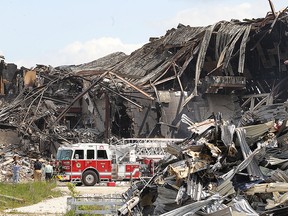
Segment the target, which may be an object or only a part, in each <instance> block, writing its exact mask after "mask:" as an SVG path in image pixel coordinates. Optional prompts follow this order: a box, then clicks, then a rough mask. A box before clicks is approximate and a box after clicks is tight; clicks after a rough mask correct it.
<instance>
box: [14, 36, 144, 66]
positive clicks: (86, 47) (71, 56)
mask: <svg viewBox="0 0 288 216" xmlns="http://www.w3.org/2000/svg"><path fill="white" fill-rule="evenodd" d="M143 45H144V44H129V43H124V42H122V41H121V40H120V39H119V38H113V37H101V38H94V39H91V40H89V41H84V42H81V41H74V42H73V43H70V44H68V45H67V46H65V47H63V48H61V49H59V50H56V51H55V52H49V54H46V55H45V56H40V57H39V58H37V59H29V60H28V59H27V60H25V59H22V60H18V61H17V62H16V63H17V65H18V66H19V65H24V66H26V67H33V66H35V65H36V64H45V65H52V66H54V67H56V66H60V65H73V64H82V63H87V62H90V61H93V60H96V59H98V58H101V57H103V56H106V55H108V54H111V53H113V52H124V53H125V54H127V55H129V54H130V53H131V52H133V51H134V50H136V49H138V48H140V47H141V46H143Z"/></svg>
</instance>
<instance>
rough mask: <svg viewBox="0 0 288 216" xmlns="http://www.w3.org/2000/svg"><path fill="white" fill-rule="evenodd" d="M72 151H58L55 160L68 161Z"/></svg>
mask: <svg viewBox="0 0 288 216" xmlns="http://www.w3.org/2000/svg"><path fill="white" fill-rule="evenodd" d="M72 153H73V151H72V150H71V149H61V150H58V152H57V156H56V160H70V159H71V157H72Z"/></svg>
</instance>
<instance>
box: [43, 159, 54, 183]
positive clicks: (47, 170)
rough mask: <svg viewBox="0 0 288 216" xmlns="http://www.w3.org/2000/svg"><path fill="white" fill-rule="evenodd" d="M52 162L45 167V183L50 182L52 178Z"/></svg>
mask: <svg viewBox="0 0 288 216" xmlns="http://www.w3.org/2000/svg"><path fill="white" fill-rule="evenodd" d="M52 165H53V162H52V161H50V163H48V164H47V165H46V166H45V169H44V170H45V180H46V181H50V180H51V178H52V175H53V166H52Z"/></svg>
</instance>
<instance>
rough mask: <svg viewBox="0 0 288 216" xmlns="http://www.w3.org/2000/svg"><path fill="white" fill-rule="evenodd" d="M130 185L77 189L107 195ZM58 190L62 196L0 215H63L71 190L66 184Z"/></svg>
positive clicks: (120, 191) (81, 193) (119, 192)
mask: <svg viewBox="0 0 288 216" xmlns="http://www.w3.org/2000/svg"><path fill="white" fill-rule="evenodd" d="M128 187H129V185H128V184H125V183H120V184H118V185H117V186H116V187H108V186H103V185H99V186H93V187H84V186H79V187H76V191H78V192H79V193H80V195H84V196H85V195H88V196H93V195H94V194H95V195H107V194H122V193H123V192H125V191H126V190H127V189H128ZM57 190H60V191H62V192H63V196H62V197H57V198H52V199H47V200H44V201H43V202H40V203H37V204H34V205H31V206H25V207H20V208H15V209H8V210H6V211H5V213H1V212H0V215H5V216H12V215H13V216H16V215H19V216H20V215H21V216H24V215H29V216H36V215H39V216H40V215H41V216H44V215H46V216H52V215H59V216H60V215H63V214H64V213H65V212H66V210H67V197H70V192H69V190H68V188H67V187H66V186H64V185H63V186H59V187H57Z"/></svg>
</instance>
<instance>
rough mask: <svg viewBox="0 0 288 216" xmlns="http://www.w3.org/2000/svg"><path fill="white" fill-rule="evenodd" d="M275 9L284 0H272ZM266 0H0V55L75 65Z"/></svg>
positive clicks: (263, 9) (253, 13)
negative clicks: (168, 31)
mask: <svg viewBox="0 0 288 216" xmlns="http://www.w3.org/2000/svg"><path fill="white" fill-rule="evenodd" d="M272 1H273V4H274V7H275V10H276V11H280V10H281V9H284V8H285V7H287V6H288V1H287V0H272ZM269 11H271V9H270V6H269V1H268V0H145V1H144V0H142V1H139V0H122V1H120V0H105V1H104V0H102V1H100V0H81V1H80V0H49V1H48V0H46V1H45V0H42V1H40V0H25V1H24V0H2V1H1V12H0V22H1V31H0V55H4V56H5V61H6V62H7V63H15V64H17V65H18V67H21V66H24V67H27V68H30V67H34V66H36V64H44V65H51V66H53V67H56V66H60V65H74V64H75V65H77V64H82V63H87V62H90V61H93V60H96V59H99V58H101V57H103V56H105V55H108V54H111V53H113V52H118V51H121V52H124V53H126V54H127V55H129V54H130V53H131V52H133V51H134V50H136V49H138V48H140V47H141V46H143V45H144V44H146V43H148V42H149V38H150V37H160V36H163V35H165V33H166V31H167V30H169V29H171V28H176V27H177V25H178V24H179V23H181V24H184V25H190V26H207V25H211V24H214V23H215V22H218V21H221V20H227V21H230V20H231V19H239V20H243V19H244V18H249V19H252V18H261V17H265V15H266V14H267V12H269Z"/></svg>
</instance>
